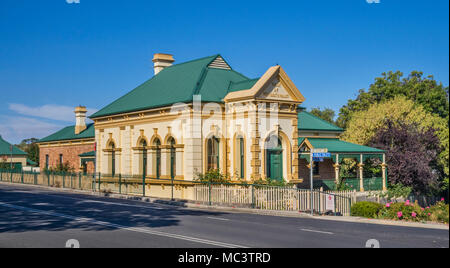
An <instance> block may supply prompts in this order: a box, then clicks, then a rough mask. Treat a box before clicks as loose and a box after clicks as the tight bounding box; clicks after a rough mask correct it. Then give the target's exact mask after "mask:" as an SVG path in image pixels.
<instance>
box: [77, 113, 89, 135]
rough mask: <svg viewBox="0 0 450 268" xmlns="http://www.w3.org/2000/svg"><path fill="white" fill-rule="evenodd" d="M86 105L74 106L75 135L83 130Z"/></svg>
mask: <svg viewBox="0 0 450 268" xmlns="http://www.w3.org/2000/svg"><path fill="white" fill-rule="evenodd" d="M86 112H87V110H86V107H84V106H78V107H76V108H75V119H76V124H75V135H78V134H80V133H81V132H82V131H83V130H85V129H86Z"/></svg>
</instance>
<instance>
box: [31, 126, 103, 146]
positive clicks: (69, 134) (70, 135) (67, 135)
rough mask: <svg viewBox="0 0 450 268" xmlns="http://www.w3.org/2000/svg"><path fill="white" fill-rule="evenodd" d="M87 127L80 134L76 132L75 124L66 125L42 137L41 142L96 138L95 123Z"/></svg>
mask: <svg viewBox="0 0 450 268" xmlns="http://www.w3.org/2000/svg"><path fill="white" fill-rule="evenodd" d="M86 127H87V128H86V129H85V130H84V131H82V132H81V133H80V134H75V126H69V127H65V128H63V129H61V130H60V131H58V132H56V133H53V134H52V135H50V136H47V137H45V138H43V139H40V140H39V142H50V141H63V140H78V139H88V138H95V129H94V124H93V123H91V124H88V125H87V126H86Z"/></svg>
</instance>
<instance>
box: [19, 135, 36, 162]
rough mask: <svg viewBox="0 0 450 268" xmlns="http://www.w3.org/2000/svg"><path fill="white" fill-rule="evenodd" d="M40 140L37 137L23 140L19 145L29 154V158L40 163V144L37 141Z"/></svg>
mask: <svg viewBox="0 0 450 268" xmlns="http://www.w3.org/2000/svg"><path fill="white" fill-rule="evenodd" d="M38 141H39V140H38V139H36V138H31V139H25V140H22V142H21V143H20V144H18V145H17V147H19V148H20V149H21V150H23V151H24V152H26V153H27V154H28V159H30V160H31V161H34V162H36V163H38V164H39V146H38V145H37V142H38Z"/></svg>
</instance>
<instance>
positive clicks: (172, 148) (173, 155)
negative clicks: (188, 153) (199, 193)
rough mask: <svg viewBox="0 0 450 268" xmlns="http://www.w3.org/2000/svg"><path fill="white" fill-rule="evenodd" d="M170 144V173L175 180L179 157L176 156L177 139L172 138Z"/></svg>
mask: <svg viewBox="0 0 450 268" xmlns="http://www.w3.org/2000/svg"><path fill="white" fill-rule="evenodd" d="M168 144H169V146H170V147H169V161H170V163H169V171H170V178H172V179H173V178H175V176H176V174H177V172H176V166H177V164H176V163H177V155H176V148H175V145H176V142H175V139H174V138H172V137H170V138H169V140H168Z"/></svg>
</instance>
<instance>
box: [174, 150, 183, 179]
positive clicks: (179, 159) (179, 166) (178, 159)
mask: <svg viewBox="0 0 450 268" xmlns="http://www.w3.org/2000/svg"><path fill="white" fill-rule="evenodd" d="M175 148H176V149H175V150H176V151H175V179H177V180H183V179H184V171H183V151H184V145H176V146H175Z"/></svg>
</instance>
